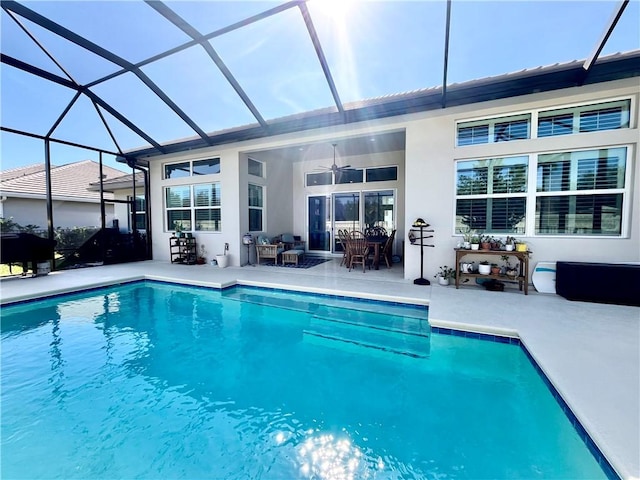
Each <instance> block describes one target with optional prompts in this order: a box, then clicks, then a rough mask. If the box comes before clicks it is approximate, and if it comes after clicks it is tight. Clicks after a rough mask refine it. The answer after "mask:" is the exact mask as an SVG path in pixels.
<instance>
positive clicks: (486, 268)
mask: <svg viewBox="0 0 640 480" xmlns="http://www.w3.org/2000/svg"><path fill="white" fill-rule="evenodd" d="M478 273H479V274H480V275H489V274H490V273H491V264H490V263H489V262H488V261H486V260H485V261H484V262H480V264H479V265H478Z"/></svg>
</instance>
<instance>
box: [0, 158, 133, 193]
mask: <svg viewBox="0 0 640 480" xmlns="http://www.w3.org/2000/svg"><path fill="white" fill-rule="evenodd" d="M102 173H103V174H104V175H105V176H106V177H105V178H106V179H109V178H114V177H121V176H122V175H123V172H122V171H120V170H117V169H115V168H112V167H109V166H106V165H103V167H102ZM99 175H100V164H99V163H98V162H95V161H93V160H83V161H80V162H74V163H68V164H66V165H60V166H51V192H52V195H53V197H54V198H56V197H57V198H62V197H64V198H77V199H78V200H80V201H82V200H91V201H95V200H99V199H100V193H99V192H98V191H91V190H89V185H90V184H91V183H92V182H93V181H95V180H96V179H99ZM0 193H1V194H2V195H5V196H8V197H11V196H13V197H30V196H35V197H42V198H44V197H46V177H45V169H44V164H43V163H42V164H36V165H28V166H25V167H19V168H13V169H10V170H5V171H2V172H0ZM105 198H113V195H111V194H107V195H105Z"/></svg>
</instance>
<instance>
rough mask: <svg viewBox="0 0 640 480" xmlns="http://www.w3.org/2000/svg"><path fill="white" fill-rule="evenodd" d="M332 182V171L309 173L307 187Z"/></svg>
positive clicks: (330, 183)
mask: <svg viewBox="0 0 640 480" xmlns="http://www.w3.org/2000/svg"><path fill="white" fill-rule="evenodd" d="M332 184H333V174H332V173H331V172H322V173H307V187H313V186H316V185H332Z"/></svg>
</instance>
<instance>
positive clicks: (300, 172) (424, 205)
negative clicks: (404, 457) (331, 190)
mask: <svg viewBox="0 0 640 480" xmlns="http://www.w3.org/2000/svg"><path fill="white" fill-rule="evenodd" d="M639 94H640V88H639V86H638V80H637V78H631V79H625V80H618V81H614V82H607V83H600V84H595V85H588V86H583V87H576V88H570V89H564V90H561V91H554V92H545V93H541V94H533V95H527V96H522V97H515V98H509V99H501V100H496V101H490V102H483V103H480V104H474V105H465V106H461V107H452V108H446V109H442V110H434V111H428V112H421V113H416V114H411V115H405V116H398V117H392V118H386V119H382V120H375V121H368V122H366V123H360V124H351V125H344V126H339V127H331V128H325V129H318V130H313V131H306V132H301V133H297V134H287V135H281V136H277V137H269V138H264V139H259V140H252V141H248V142H242V143H237V144H232V145H225V146H224V148H223V149H221V148H220V147H216V148H217V149H213V148H212V149H202V150H199V151H191V152H188V153H185V154H181V155H171V156H164V157H153V158H152V159H151V167H150V171H151V177H152V181H151V185H152V192H151V207H152V215H153V218H152V220H153V226H154V235H153V238H154V242H155V243H154V250H153V251H154V256H155V258H158V259H168V238H169V236H170V232H168V231H167V230H166V228H165V226H164V224H165V220H164V208H163V206H164V202H163V198H162V195H163V187H164V186H166V185H168V184H170V183H171V182H174V180H162V168H161V165H162V164H164V163H165V162H167V161H169V160H171V161H176V160H180V159H185V158H207V157H209V156H211V155H212V154H215V155H220V157H221V173H220V174H219V175H216V176H215V177H217V178H218V179H219V180H220V181H221V182H222V188H223V190H222V199H223V206H222V215H223V231H222V232H221V233H216V234H203V235H204V236H205V237H206V238H207V239H206V240H205V241H207V242H208V243H213V244H216V243H217V245H216V246H215V247H214V249H215V248H219V247H218V245H221V244H222V242H225V241H226V242H229V244H230V249H231V250H230V252H231V254H232V255H233V257H232V264H234V265H239V264H242V263H244V262H245V261H246V258H245V257H246V253H245V252H246V248H244V247H242V243H241V237H242V235H243V234H244V233H246V229H247V226H248V213H247V211H248V205H247V188H248V187H247V184H248V182H249V178H248V177H249V176H248V174H247V173H246V172H247V171H246V168H247V167H246V155H247V154H249V155H251V156H252V158H255V159H256V160H261V161H264V162H265V163H266V177H265V179H264V182H265V183H264V185H265V186H266V188H267V197H266V205H265V207H266V215H265V229H266V230H267V233H268V234H269V235H276V234H278V233H282V232H285V231H291V232H293V233H295V234H298V235H300V234H302V233H303V232H304V233H306V230H307V226H306V208H307V207H306V203H307V196H308V194H309V189H307V188H306V187H304V180H305V179H304V174H305V172H307V171H309V168H310V167H312V166H313V167H315V166H317V165H322V164H325V163H326V164H329V165H330V163H331V160H332V159H327V160H326V161H325V162H318V161H313V162H312V163H313V165H310V164H306V163H305V162H300V161H294V162H293V163H291V160H289V161H281V162H278V159H276V158H271V157H270V156H269V154H268V152H269V151H270V150H272V149H276V148H279V147H286V146H290V145H294V144H300V143H313V142H323V143H332V142H333V141H336V140H339V139H340V138H343V137H353V136H357V135H368V134H372V133H376V132H377V133H382V132H390V131H398V130H404V131H405V132H406V146H405V151H404V152H392V153H390V154H381V155H380V156H376V155H373V156H363V157H362V158H358V157H349V158H348V159H347V158H345V159H342V160H343V161H344V162H345V163H350V164H352V165H354V166H359V165H360V164H365V163H366V164H368V165H370V164H371V162H373V163H375V164H379V165H388V164H391V163H396V161H397V163H398V164H399V166H401V170H400V172H402V174H401V178H402V181H399V182H398V185H397V188H398V201H397V204H398V206H397V212H396V215H397V222H398V224H397V228H398V233H397V238H398V244H397V247H396V251H397V250H398V248H401V245H402V242H403V240H404V239H406V238H407V232H408V231H409V229H410V228H411V223H412V222H413V221H414V220H415V219H416V218H418V217H421V218H423V219H425V220H426V221H427V222H428V223H430V224H431V228H432V229H433V230H434V232H433V235H434V237H433V239H432V240H433V242H432V243H433V244H434V245H435V247H434V248H429V249H427V250H425V262H424V276H425V277H426V278H430V277H433V275H434V274H435V273H436V271H437V269H438V266H440V265H449V266H453V262H454V252H453V248H454V247H455V246H456V245H457V243H458V242H459V241H460V240H461V235H460V234H459V233H458V232H455V231H454V228H455V225H454V223H455V222H454V215H455V193H456V192H455V162H456V160H464V159H479V158H492V157H501V156H509V155H516V154H518V155H519V154H532V155H533V154H538V153H547V152H558V151H568V150H577V149H596V148H599V147H611V146H617V145H620V146H626V147H627V148H628V149H629V154H630V159H631V161H630V168H629V170H628V171H627V177H628V182H630V183H629V189H628V195H627V196H626V197H625V202H626V207H627V208H626V212H625V214H626V215H627V218H626V219H625V220H624V221H623V223H624V227H625V228H626V230H625V231H624V236H623V237H621V238H598V237H577V236H576V237H569V236H523V235H517V236H518V238H519V239H521V240H524V241H526V242H527V243H528V244H529V245H530V249H531V250H532V251H533V256H532V266H533V265H534V264H535V263H536V262H538V261H558V260H569V261H571V260H580V261H599V262H637V261H640V232H639V226H640V213H639V209H638V207H637V205H639V204H640V175H638V172H637V167H638V163H639V153H638V139H639V138H640V135H639V130H638V97H639ZM621 97H623V98H630V99H631V111H630V128H625V129H620V130H610V131H601V132H592V133H580V134H574V135H564V136H558V137H547V138H535V139H530V140H517V141H510V142H502V143H491V144H484V145H474V146H466V147H456V146H455V143H456V122H458V121H465V120H471V119H477V118H485V117H494V116H503V115H509V114H517V113H522V112H528V111H535V110H538V109H551V108H559V107H564V106H568V105H573V104H585V103H597V102H601V101H607V100H609V99H617V98H621ZM532 122H533V120H532ZM251 152H264V154H263V156H262V158H261V157H260V155H255V154H253V153H251ZM392 160H393V161H392ZM378 162H379V163H378ZM202 180H203V181H204V180H205V179H204V178H203V179H202ZM254 180H255V179H252V180H251V181H254ZM175 181H177V180H175ZM377 187H378V185H376V188H377ZM340 188H342V186H340ZM347 188H348V187H347ZM364 188H365V187H363V189H364ZM196 236H197V237H199V236H200V234H198V233H196ZM207 248H208V250H209V251H210V252H211V249H210V248H209V246H208V247H207ZM404 258H405V261H404V268H405V278H407V279H413V278H417V277H419V276H420V248H418V247H416V246H411V245H409V243H408V242H405V252H404Z"/></svg>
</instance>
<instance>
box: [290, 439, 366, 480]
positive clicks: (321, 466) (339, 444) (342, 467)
mask: <svg viewBox="0 0 640 480" xmlns="http://www.w3.org/2000/svg"><path fill="white" fill-rule="evenodd" d="M298 455H299V457H300V463H301V466H300V473H301V474H302V475H303V476H304V477H308V478H318V479H321V480H355V479H356V478H361V475H362V474H363V473H364V472H363V471H362V469H363V468H365V467H366V465H365V464H364V458H363V454H362V451H361V450H360V449H359V448H358V447H356V446H355V445H352V443H351V441H350V440H349V439H346V438H344V439H336V438H335V437H334V436H333V435H331V434H325V435H319V436H316V437H310V438H307V440H305V442H304V443H303V444H302V445H301V446H300V447H298Z"/></svg>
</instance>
